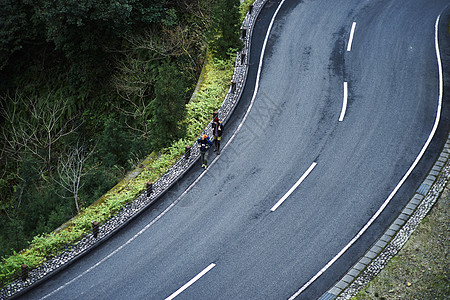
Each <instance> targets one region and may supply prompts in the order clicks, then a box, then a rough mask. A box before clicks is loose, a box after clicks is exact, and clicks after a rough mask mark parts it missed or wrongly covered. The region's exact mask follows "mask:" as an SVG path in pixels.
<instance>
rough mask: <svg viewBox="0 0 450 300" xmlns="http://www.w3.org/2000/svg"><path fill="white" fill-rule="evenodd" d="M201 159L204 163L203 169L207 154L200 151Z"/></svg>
mask: <svg viewBox="0 0 450 300" xmlns="http://www.w3.org/2000/svg"><path fill="white" fill-rule="evenodd" d="M200 159H201V161H202V167H203V166H204V165H205V152H202V151H200Z"/></svg>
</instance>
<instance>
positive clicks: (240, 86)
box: [0, 0, 267, 299]
mask: <svg viewBox="0 0 450 300" xmlns="http://www.w3.org/2000/svg"><path fill="white" fill-rule="evenodd" d="M266 2H267V0H256V1H255V2H254V3H253V7H252V10H251V12H250V11H249V12H248V13H247V15H246V17H245V19H244V21H243V24H242V30H243V31H244V30H245V36H243V39H244V42H245V44H244V47H243V49H242V50H241V52H238V53H237V57H236V62H235V69H234V74H233V78H232V81H231V86H230V89H229V90H228V93H227V95H226V96H225V99H224V101H223V103H222V105H221V107H220V108H219V110H218V113H219V115H220V116H221V118H222V120H223V123H224V124H225V123H226V122H227V121H228V120H229V118H230V117H231V114H232V113H233V111H234V109H235V108H236V106H237V104H238V102H239V100H240V98H241V95H242V93H243V90H244V86H245V82H246V79H247V73H248V67H249V63H248V62H249V60H250V47H251V39H252V35H253V28H254V25H255V22H256V18H257V17H258V16H259V14H260V12H261V10H262V8H263V7H264V5H265V3H266ZM243 35H244V34H243ZM203 132H204V133H207V134H211V133H212V128H211V124H208V125H207V127H206V128H205V130H204V131H203ZM196 143H197V142H195V143H194V145H193V146H192V147H191V152H190V155H189V156H187V155H185V156H183V157H181V158H180V159H179V160H178V161H177V162H176V163H175V164H174V165H173V166H172V167H171V168H170V170H169V171H168V172H166V173H165V174H164V175H163V176H162V177H161V178H160V179H159V180H158V181H156V182H155V183H154V184H153V192H152V194H151V195H150V197H147V195H146V192H143V193H141V194H140V195H139V196H137V197H136V199H134V200H133V201H132V202H131V203H129V204H127V205H126V206H125V207H123V208H122V209H121V210H120V211H119V212H118V213H117V214H116V215H114V216H113V217H111V218H110V219H108V220H107V221H106V222H105V223H104V224H102V225H101V226H100V227H99V231H98V235H97V237H96V238H95V237H94V236H93V234H92V233H90V234H88V235H87V236H85V237H84V238H82V239H81V240H80V241H78V242H77V243H75V244H73V245H67V246H66V250H65V251H64V252H62V253H61V254H59V255H57V256H55V257H52V258H50V259H48V260H47V261H45V262H44V263H43V264H42V265H40V266H38V267H36V268H34V269H31V270H30V271H29V272H28V277H27V279H26V280H25V281H23V280H21V279H20V278H18V279H16V280H14V281H13V282H12V283H10V284H9V285H7V286H5V287H2V288H1V290H0V298H1V299H6V298H15V297H18V296H20V295H22V294H24V293H25V292H27V291H28V290H30V289H31V288H33V287H34V286H35V285H37V284H39V283H41V282H44V281H45V280H47V279H48V278H50V277H51V276H53V275H55V274H57V273H58V272H60V271H62V270H63V269H64V268H66V267H68V266H69V265H70V264H71V263H73V262H75V261H76V260H77V259H79V258H81V257H82V256H83V255H85V254H87V253H88V252H90V251H91V250H93V249H94V248H96V247H97V246H99V245H100V244H102V243H103V242H104V241H106V240H107V239H108V238H110V237H111V236H113V235H114V233H116V232H117V231H118V230H120V229H121V228H123V227H124V226H126V225H127V224H128V223H129V222H130V221H132V220H133V219H135V218H136V217H137V216H138V215H140V214H141V213H142V212H143V211H144V210H145V209H147V208H148V207H149V206H150V205H152V204H153V203H154V202H156V201H157V200H158V199H159V198H160V197H161V196H162V195H164V194H165V193H166V192H167V190H168V189H169V188H171V187H172V186H173V185H174V184H175V183H176V182H177V181H178V180H180V178H181V177H183V175H184V174H185V173H186V172H187V171H189V170H190V169H191V168H192V167H193V166H194V164H195V163H196V162H197V160H198V159H199V157H200V153H199V149H198V147H195V145H196Z"/></svg>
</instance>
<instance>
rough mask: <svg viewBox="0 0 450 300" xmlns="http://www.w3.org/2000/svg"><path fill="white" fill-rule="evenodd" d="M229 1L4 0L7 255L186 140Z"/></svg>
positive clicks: (0, 156)
mask: <svg viewBox="0 0 450 300" xmlns="http://www.w3.org/2000/svg"><path fill="white" fill-rule="evenodd" d="M216 2H217V3H216ZM235 2H236V1H235ZM237 2H239V1H237ZM220 5H223V4H222V1H219V0H217V1H214V0H184V1H183V0H178V1H175V0H173V1H171V0H166V1H162V0H118V1H117V0H115V1H112V0H101V1H97V0H95V1H94V0H83V1H79V0H41V1H31V0H2V1H1V2H0V14H1V15H0V24H1V26H0V61H1V64H0V97H1V98H0V125H1V129H0V142H1V144H0V146H1V148H0V151H1V152H0V170H1V171H2V172H1V174H0V197H1V203H0V228H1V229H2V230H1V231H0V256H5V255H8V254H10V253H12V251H13V250H14V251H19V250H20V249H22V248H23V247H25V246H27V244H28V243H29V241H31V239H32V238H33V237H34V236H39V235H40V234H42V233H47V232H50V231H52V230H54V229H55V228H56V227H58V226H59V225H61V224H62V223H63V222H65V221H66V220H68V219H69V218H71V217H72V216H74V215H75V214H76V213H77V211H83V208H85V207H87V206H88V205H90V204H91V203H92V202H94V201H95V200H97V199H98V198H99V197H101V196H102V195H103V194H104V193H105V192H106V191H108V190H109V189H110V188H111V187H112V186H113V185H115V184H116V183H117V181H118V180H119V179H120V178H122V177H123V176H124V175H125V174H126V172H127V171H128V170H130V169H131V168H132V167H134V166H136V165H137V164H139V162H140V161H142V159H143V157H145V155H148V154H149V153H150V152H152V151H159V150H160V149H162V148H163V147H166V146H169V145H171V144H172V143H174V141H175V140H178V139H179V138H183V137H184V136H185V134H186V128H185V127H186V122H185V121H183V120H184V118H185V116H186V103H187V102H188V101H189V97H190V94H191V93H192V91H193V88H194V86H195V83H196V80H197V77H198V74H199V71H200V69H201V66H202V64H203V59H204V53H205V47H204V46H205V45H206V43H207V40H206V39H205V36H206V34H205V33H206V32H210V31H211V28H212V23H211V18H210V16H211V12H212V10H216V9H217V7H218V6H220ZM213 15H214V14H213ZM216 20H218V19H216ZM236 21H237V22H238V20H236ZM227 22H228V23H229V24H231V26H234V25H232V24H234V23H236V22H234V23H233V22H230V19H228V20H227ZM219 35H220V34H219ZM233 47H238V45H237V44H236V43H233V44H230V48H233ZM228 50H229V49H226V51H225V53H228V52H229V51H228ZM214 53H216V54H218V53H219V52H217V51H214ZM217 56H218V57H219V56H220V57H222V58H223V57H226V55H225V56H224V55H223V54H218V55H217ZM177 143H178V142H177ZM178 148H180V149H181V148H182V147H181V146H180V147H178V146H177V149H178Z"/></svg>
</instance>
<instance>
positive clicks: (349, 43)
mask: <svg viewBox="0 0 450 300" xmlns="http://www.w3.org/2000/svg"><path fill="white" fill-rule="evenodd" d="M355 27H356V22H353V24H352V29H351V31H350V38H349V41H348V45H347V52H349V51H351V50H352V43H353V35H354V34H355Z"/></svg>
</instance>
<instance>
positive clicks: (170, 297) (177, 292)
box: [165, 264, 216, 300]
mask: <svg viewBox="0 0 450 300" xmlns="http://www.w3.org/2000/svg"><path fill="white" fill-rule="evenodd" d="M215 266H216V264H210V265H209V266H207V267H206V268H205V269H204V270H203V271H201V272H200V273H198V274H197V276H195V277H194V278H192V279H191V280H189V281H188V282H187V283H186V284H185V285H183V286H182V287H181V288H179V289H178V290H177V291H176V292H175V293H173V294H172V295H170V296H169V297H167V298H166V299H165V300H172V299H173V298H175V297H176V296H178V295H179V294H181V293H182V292H183V291H184V290H186V289H187V288H188V287H190V286H191V285H193V284H194V283H195V282H196V281H197V280H199V279H200V278H201V277H203V276H204V275H205V274H206V273H208V272H209V271H211V269H212V268H214V267H215Z"/></svg>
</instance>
